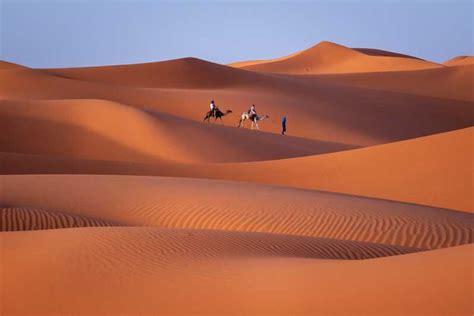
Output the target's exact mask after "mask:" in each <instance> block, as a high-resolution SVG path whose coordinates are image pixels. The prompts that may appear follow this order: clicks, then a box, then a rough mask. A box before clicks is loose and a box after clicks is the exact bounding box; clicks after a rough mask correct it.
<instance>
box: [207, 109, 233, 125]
mask: <svg viewBox="0 0 474 316" xmlns="http://www.w3.org/2000/svg"><path fill="white" fill-rule="evenodd" d="M230 113H232V110H227V111H225V113H224V112H222V111H221V110H219V108H216V109H215V115H214V113H212V111H209V112H207V114H206V116H204V120H203V121H205V122H206V121H207V122H209V120H210V119H211V117H214V121H217V119H220V120H221V122H222V118H223V117H224V116H226V115H227V114H230Z"/></svg>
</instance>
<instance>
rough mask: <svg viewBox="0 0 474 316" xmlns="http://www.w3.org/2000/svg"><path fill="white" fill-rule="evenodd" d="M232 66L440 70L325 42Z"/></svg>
mask: <svg viewBox="0 0 474 316" xmlns="http://www.w3.org/2000/svg"><path fill="white" fill-rule="evenodd" d="M231 65H233V66H234V67H238V68H243V69H248V70H252V71H260V72H271V73H284V74H319V73H354V72H357V73H359V72H384V71H401V70H415V69H427V68H438V67H441V66H440V65H438V64H436V63H432V62H428V61H424V60H422V59H418V58H414V57H411V56H407V55H403V54H398V53H392V52H386V51H382V50H375V49H366V48H355V49H351V48H348V47H345V46H342V45H339V44H335V43H331V42H327V41H323V42H320V43H319V44H317V45H315V46H312V47H310V48H308V49H305V50H302V51H300V52H298V53H295V54H293V55H289V56H286V57H283V58H279V59H275V60H269V61H265V62H262V61H256V62H241V63H234V64H231Z"/></svg>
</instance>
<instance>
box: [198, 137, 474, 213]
mask: <svg viewBox="0 0 474 316" xmlns="http://www.w3.org/2000/svg"><path fill="white" fill-rule="evenodd" d="M473 133H474V128H469V129H463V130H459V131H454V132H449V133H443V134H438V135H433V136H428V137H423V138H419V139H412V140H408V141H403V142H398V143H393V144H386V145H381V146H375V147H370V148H363V149H358V150H351V151H345V152H341V153H334V154H328V155H320V156H311V157H303V158H295V159H288V160H280V161H271V162H261V163H250V164H241V165H232V166H222V167H218V168H213V171H212V172H206V171H202V170H203V169H200V171H202V173H201V174H203V175H204V174H206V177H209V176H210V177H213V175H218V176H216V177H217V178H221V179H233V180H236V179H239V180H244V181H256V182H261V183H271V184H280V185H285V186H294V187H301V188H308V189H318V190H325V191H332V192H342V193H348V194H354V195H362V196H369V197H377V198H383V199H390V200H397V201H404V202H411V203H418V204H424V205H431V206H437V207H444V208H449V209H455V210H462V211H467V212H472V211H473V210H474V206H473V200H472V192H473V178H474V171H473V166H472V161H473V151H472V145H473ZM281 170H285V172H281Z"/></svg>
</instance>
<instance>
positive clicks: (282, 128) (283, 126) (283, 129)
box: [281, 116, 286, 135]
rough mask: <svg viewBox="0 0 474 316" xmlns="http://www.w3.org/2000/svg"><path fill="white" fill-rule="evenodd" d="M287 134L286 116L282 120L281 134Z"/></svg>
mask: <svg viewBox="0 0 474 316" xmlns="http://www.w3.org/2000/svg"><path fill="white" fill-rule="evenodd" d="M285 133H286V116H283V117H282V118H281V134H282V135H285Z"/></svg>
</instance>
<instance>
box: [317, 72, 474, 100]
mask: <svg viewBox="0 0 474 316" xmlns="http://www.w3.org/2000/svg"><path fill="white" fill-rule="evenodd" d="M317 77H318V78H321V79H323V80H324V81H326V82H331V83H334V84H343V85H350V86H356V87H362V88H370V89H380V90H385V91H395V92H402V93H409V94H415V95H422V96H429V97H435V98H446V99H453V100H465V101H471V102H472V101H474V89H473V86H474V65H465V66H460V67H444V68H436V69H423V70H417V71H397V72H395V71H394V72H384V73H363V74H359V73H358V74H338V75H318V76H317ZM420 103H421V102H420Z"/></svg>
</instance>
